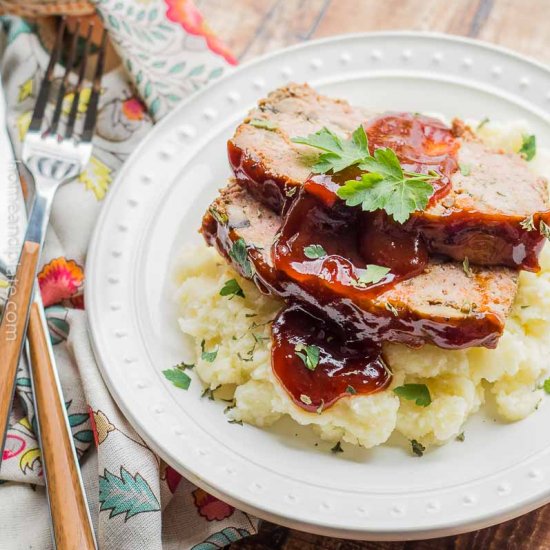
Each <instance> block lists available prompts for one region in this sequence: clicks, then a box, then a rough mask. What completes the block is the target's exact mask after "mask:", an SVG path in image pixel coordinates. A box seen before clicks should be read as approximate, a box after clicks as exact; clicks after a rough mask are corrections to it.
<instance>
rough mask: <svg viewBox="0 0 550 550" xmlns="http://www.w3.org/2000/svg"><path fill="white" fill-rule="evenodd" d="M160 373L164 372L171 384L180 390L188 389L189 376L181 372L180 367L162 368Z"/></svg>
mask: <svg viewBox="0 0 550 550" xmlns="http://www.w3.org/2000/svg"><path fill="white" fill-rule="evenodd" d="M162 374H164V377H165V378H166V379H167V380H170V382H172V384H173V385H174V386H176V388H181V389H182V390H187V389H189V385H190V384H191V378H190V377H189V376H188V375H187V374H186V373H185V372H183V370H182V369H179V368H178V367H174V368H172V369H166V370H163V371H162Z"/></svg>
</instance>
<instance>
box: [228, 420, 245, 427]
mask: <svg viewBox="0 0 550 550" xmlns="http://www.w3.org/2000/svg"><path fill="white" fill-rule="evenodd" d="M227 423H228V424H238V425H239V426H242V425H243V421H242V420H236V419H235V418H233V419H231V420H228V421H227Z"/></svg>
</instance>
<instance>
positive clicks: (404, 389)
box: [393, 384, 432, 407]
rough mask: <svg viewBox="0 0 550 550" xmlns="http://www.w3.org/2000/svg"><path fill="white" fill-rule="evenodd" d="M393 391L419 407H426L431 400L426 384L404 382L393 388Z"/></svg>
mask: <svg viewBox="0 0 550 550" xmlns="http://www.w3.org/2000/svg"><path fill="white" fill-rule="evenodd" d="M393 391H394V393H395V394H396V395H398V396H399V397H402V398H403V399H407V400H408V401H414V402H415V403H416V404H417V405H418V406H419V407H427V406H428V405H429V404H430V403H431V402H432V396H431V395H430V390H429V389H428V386H426V384H404V385H403V386H399V387H398V388H394V390H393Z"/></svg>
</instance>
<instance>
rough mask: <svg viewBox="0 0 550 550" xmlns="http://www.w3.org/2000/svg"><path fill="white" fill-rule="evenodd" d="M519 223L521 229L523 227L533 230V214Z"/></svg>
mask: <svg viewBox="0 0 550 550" xmlns="http://www.w3.org/2000/svg"><path fill="white" fill-rule="evenodd" d="M519 225H520V227H521V228H522V229H525V231H535V229H536V227H535V220H534V218H533V214H531V215H530V216H529V217H527V218H525V219H524V220H523V221H521V222H520V223H519Z"/></svg>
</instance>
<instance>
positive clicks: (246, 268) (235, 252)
mask: <svg viewBox="0 0 550 550" xmlns="http://www.w3.org/2000/svg"><path fill="white" fill-rule="evenodd" d="M229 256H230V257H231V258H232V259H233V260H234V261H235V262H237V264H239V265H240V266H241V269H242V271H243V275H244V276H245V277H247V278H249V279H250V278H251V277H252V275H253V273H254V271H253V269H252V264H251V263H250V259H249V258H248V253H247V250H246V243H245V242H244V239H243V238H240V239H238V240H236V241H235V242H234V243H233V245H232V246H231V250H230V251H229Z"/></svg>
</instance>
